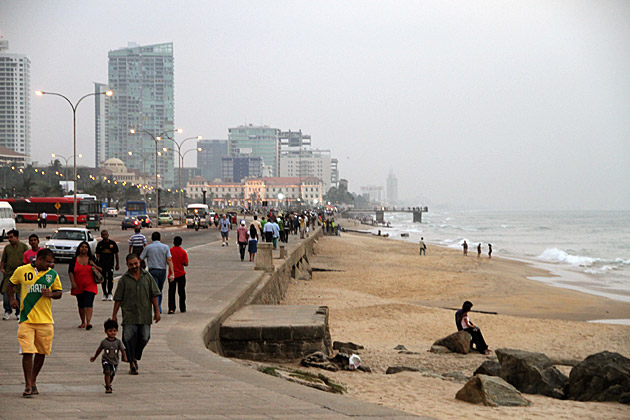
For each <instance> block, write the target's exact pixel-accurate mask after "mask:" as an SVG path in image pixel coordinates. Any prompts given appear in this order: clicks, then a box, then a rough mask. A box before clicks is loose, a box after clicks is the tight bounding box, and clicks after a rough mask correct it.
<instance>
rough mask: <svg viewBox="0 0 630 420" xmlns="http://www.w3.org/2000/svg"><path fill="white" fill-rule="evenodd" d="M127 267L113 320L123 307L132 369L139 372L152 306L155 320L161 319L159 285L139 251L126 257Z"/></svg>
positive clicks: (119, 285) (126, 345)
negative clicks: (140, 257) (141, 260)
mask: <svg viewBox="0 0 630 420" xmlns="http://www.w3.org/2000/svg"><path fill="white" fill-rule="evenodd" d="M126 262H127V271H126V272H125V274H123V275H122V277H121V278H120V280H119V281H118V285H117V286H116V291H115V292H114V310H113V313H112V320H114V321H116V322H118V318H117V316H118V310H119V309H120V308H122V317H123V320H122V326H123V343H124V344H125V349H126V350H127V360H128V361H129V373H130V374H131V375H137V374H138V361H139V360H140V359H141V358H142V351H143V350H144V348H145V347H146V345H147V344H148V343H149V339H150V338H151V310H152V309H153V320H154V321H155V323H156V324H157V323H158V322H160V318H161V317H160V307H159V306H158V296H160V289H158V287H157V284H155V280H153V277H151V274H149V273H148V272H147V271H146V270H142V269H141V268H140V260H139V259H138V256H137V255H136V254H129V255H127V258H126Z"/></svg>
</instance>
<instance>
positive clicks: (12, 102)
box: [0, 39, 31, 161]
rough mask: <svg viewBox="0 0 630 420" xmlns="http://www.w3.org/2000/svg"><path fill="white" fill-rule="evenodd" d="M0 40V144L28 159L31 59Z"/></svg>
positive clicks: (29, 155) (29, 149)
mask: <svg viewBox="0 0 630 420" xmlns="http://www.w3.org/2000/svg"><path fill="white" fill-rule="evenodd" d="M8 49H9V41H8V40H6V39H0V146H3V147H6V148H9V149H11V150H13V151H14V152H17V153H21V154H23V155H26V157H27V158H26V159H27V161H30V158H31V60H29V58H28V57H27V56H25V55H22V54H9V53H8V52H7V50H8Z"/></svg>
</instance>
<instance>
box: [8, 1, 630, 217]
mask: <svg viewBox="0 0 630 420" xmlns="http://www.w3.org/2000/svg"><path fill="white" fill-rule="evenodd" d="M629 21H630V2H629V1H617V2H615V1H552V0H543V1H527V2H523V1H466V2H461V1H454V2H444V1H434V2H428V1H409V2H407V1H378V2H377V1H317V2H313V1H303V2H302V1H295V2H291V1H260V0H258V1H247V2H245V1H243V2H240V1H221V2H217V1H177V2H176V1H156V0H153V1H111V0H110V1H63V0H60V1H9V0H0V33H1V34H2V36H4V37H5V38H7V39H8V40H9V43H10V44H9V45H10V50H9V52H13V53H23V54H26V55H28V56H29V57H30V59H31V64H32V67H31V85H32V89H33V90H36V89H41V90H48V91H53V92H60V93H64V94H65V95H66V96H68V97H70V98H71V99H72V100H76V99H78V98H79V97H80V96H82V95H83V94H85V93H89V92H92V91H93V84H92V82H94V81H98V82H107V53H108V51H110V50H114V49H118V48H121V47H126V46H127V43H128V42H129V41H135V42H137V43H139V44H156V43H162V42H170V41H172V42H173V43H174V54H175V121H176V126H178V127H183V128H184V130H185V132H184V135H182V136H185V137H190V136H196V135H202V136H204V138H209V139H212V138H227V129H228V127H234V126H236V125H239V124H244V123H253V124H261V123H263V124H265V125H269V126H272V127H277V128H281V129H283V130H288V129H292V130H298V129H302V131H303V132H305V133H307V134H311V135H312V137H313V144H314V146H316V147H319V148H324V149H332V150H333V154H334V156H336V157H338V158H339V169H340V174H341V177H342V178H347V179H348V180H349V181H350V189H351V190H352V191H358V190H359V187H360V186H361V185H367V184H375V185H383V186H384V185H385V179H386V177H387V174H388V172H389V170H390V168H391V169H392V170H393V171H394V173H395V174H396V176H397V177H398V183H399V195H400V197H401V198H406V199H409V200H412V199H413V200H414V203H416V204H424V205H450V206H453V207H458V208H472V209H479V208H484V209H514V210H519V209H562V210H564V209H567V210H568V209H630V25H628V22H629ZM181 138H183V137H181ZM78 142H79V146H78V152H80V153H84V154H86V155H87V156H88V159H87V160H86V163H89V164H93V162H94V102H93V100H92V99H91V98H90V99H89V100H86V101H84V102H83V103H82V104H81V106H80V107H79V111H78ZM189 144H190V142H189ZM32 150H33V158H34V159H35V160H38V161H40V162H45V161H48V160H49V159H50V153H53V152H57V153H65V154H71V153H72V152H71V150H72V114H71V111H70V108H69V106H68V105H67V104H66V103H65V102H64V101H62V100H61V99H60V98H54V97H36V96H34V95H33V99H32ZM192 155H194V153H189V155H188V156H187V164H194V157H192ZM189 158H190V160H189Z"/></svg>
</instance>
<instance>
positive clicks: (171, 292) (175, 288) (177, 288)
mask: <svg viewBox="0 0 630 420" xmlns="http://www.w3.org/2000/svg"><path fill="white" fill-rule="evenodd" d="M175 292H177V294H178V295H179V311H180V312H186V276H181V277H175V278H174V279H173V281H170V282H168V311H169V312H171V311H173V312H175V309H176V305H175Z"/></svg>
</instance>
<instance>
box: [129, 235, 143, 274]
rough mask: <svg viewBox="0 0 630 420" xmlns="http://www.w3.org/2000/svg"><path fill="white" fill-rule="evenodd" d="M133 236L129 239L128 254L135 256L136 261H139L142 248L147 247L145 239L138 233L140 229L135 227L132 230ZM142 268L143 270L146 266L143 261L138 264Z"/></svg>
mask: <svg viewBox="0 0 630 420" xmlns="http://www.w3.org/2000/svg"><path fill="white" fill-rule="evenodd" d="M133 231H134V234H133V235H131V237H130V238H129V253H130V254H136V255H137V256H138V259H140V254H142V251H144V248H145V247H146V246H147V238H146V237H145V236H144V235H143V234H142V233H140V227H138V226H137V227H136V228H135V229H134V230H133ZM140 266H141V267H142V268H145V267H146V265H145V263H144V261H142V263H141V264H140Z"/></svg>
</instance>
